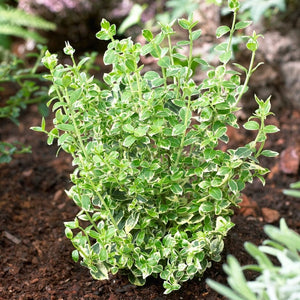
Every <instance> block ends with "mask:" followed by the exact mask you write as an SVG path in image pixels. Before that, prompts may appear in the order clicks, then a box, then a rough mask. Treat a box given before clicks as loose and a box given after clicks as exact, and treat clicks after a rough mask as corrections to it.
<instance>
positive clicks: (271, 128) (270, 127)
mask: <svg viewBox="0 0 300 300" xmlns="http://www.w3.org/2000/svg"><path fill="white" fill-rule="evenodd" d="M278 131H279V129H278V128H277V127H276V126H275V125H267V126H265V127H264V132H265V133H275V132H278Z"/></svg>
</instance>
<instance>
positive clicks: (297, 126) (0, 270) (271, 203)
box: [0, 79, 300, 300]
mask: <svg viewBox="0 0 300 300" xmlns="http://www.w3.org/2000/svg"><path fill="white" fill-rule="evenodd" d="M298 80H299V79H298ZM298 84H299V81H298ZM281 96H282V94H281ZM283 100H284V99H283ZM276 103H277V102H275V106H273V108H272V110H273V111H276V116H274V117H271V119H270V121H269V122H270V124H275V125H277V126H278V127H279V128H280V132H278V133H276V134H272V135H270V136H269V139H268V141H267V143H266V146H265V148H266V149H271V150H274V151H278V152H279V153H280V156H279V157H277V158H268V159H267V158H266V159H263V160H262V165H263V166H264V167H267V168H269V169H270V170H271V172H270V173H269V174H268V175H267V176H266V185H265V186H264V187H263V186H262V185H261V183H260V182H258V181H256V180H255V181H254V182H253V183H252V184H249V185H248V186H247V187H246V189H245V190H244V192H243V201H242V203H241V209H239V210H236V211H235V214H234V216H233V217H232V221H233V222H234V223H235V224H236V225H235V227H234V228H233V229H232V230H231V231H230V232H229V234H228V236H227V238H226V239H225V248H224V251H223V259H222V261H221V262H220V263H213V265H212V267H211V268H210V269H208V270H207V271H206V273H205V277H203V278H202V279H201V280H199V279H194V280H191V281H189V282H186V283H185V284H183V286H182V288H181V289H180V290H179V291H176V292H173V293H172V294H171V295H164V294H163V292H164V289H163V287H162V280H159V279H153V278H149V280H148V281H147V283H146V285H145V286H143V287H136V286H133V285H132V284H130V283H129V281H128V280H127V278H126V277H123V276H119V275H116V276H112V277H111V278H110V280H106V281H95V280H93V279H92V277H91V276H90V274H89V271H88V270H87V269H86V268H84V267H82V266H80V264H79V263H74V262H73V260H72V258H71V252H72V251H73V247H72V245H71V243H70V241H69V240H68V239H67V238H66V237H65V235H64V224H63V222H64V221H70V220H73V218H74V216H75V215H76V214H77V212H78V208H77V207H76V206H75V204H74V203H73V201H72V200H70V199H69V198H68V197H67V196H66V194H65V192H64V190H66V189H69V188H70V186H71V182H70V180H69V174H70V173H71V172H72V161H71V158H70V157H69V156H68V155H67V154H65V153H63V152H59V154H58V156H56V153H57V147H56V146H47V144H46V136H45V135H43V134H39V133H36V132H33V131H31V130H30V129H29V128H30V127H31V126H39V125H40V121H41V116H40V114H39V112H38V110H37V108H36V106H30V107H29V108H28V109H27V110H26V111H25V112H24V113H22V117H21V119H20V126H19V127H16V126H15V125H14V124H13V123H11V122H10V121H8V120H3V119H2V120H0V138H1V140H3V141H7V142H12V141H14V140H17V141H20V142H22V143H24V144H26V145H31V147H32V153H31V154H22V155H15V156H14V158H13V160H12V161H11V162H10V163H9V164H2V165H0V262H1V265H0V300H6V299H23V300H25V299H28V300H29V299H34V300H35V299H51V300H52V299H53V300H54V299H57V300H61V299H63V300H68V299H72V300H73V299H101V300H102V299H103V300H118V299H144V300H147V299H149V300H150V299H151V300H163V299H174V300H177V299H191V300H193V299H207V300H210V299H211V300H217V299H224V297H222V296H219V295H218V294H217V293H216V292H214V291H213V290H211V289H210V288H209V287H208V286H207V285H206V283H205V279H206V278H211V279H214V280H216V281H218V282H221V283H226V274H225V273H224V272H223V269H222V264H223V263H224V262H225V260H226V256H227V255H228V254H231V255H234V256H235V257H236V258H237V259H238V260H239V262H240V263H241V264H242V265H245V264H249V263H253V261H252V259H251V257H250V256H249V255H248V254H247V253H246V252H245V250H244V247H243V244H244V242H245V241H250V242H252V243H254V244H256V245H260V244H261V243H262V241H263V240H264V239H265V238H266V236H265V234H264V232H263V227H264V225H266V224H273V225H276V226H277V225H278V223H279V219H280V218H285V220H286V222H287V224H288V226H289V227H290V228H291V229H293V230H295V231H297V232H300V200H299V199H296V198H291V197H288V196H285V195H284V194H283V192H282V190H283V189H286V188H288V187H289V184H290V183H293V182H296V181H298V180H300V176H299V156H300V135H299V133H300V110H296V109H292V108H291V107H290V106H288V105H286V106H285V105H283V103H285V102H282V101H281V102H280V103H281V104H280V105H277V104H276ZM244 114H246V115H247V114H248V111H245V112H244ZM241 117H243V116H241ZM242 121H245V120H244V119H243V120H241V122H242ZM47 123H48V124H50V123H51V117H49V118H48V120H47ZM229 135H230V139H231V145H230V146H231V147H234V146H239V145H240V144H244V143H245V142H247V141H248V140H249V138H250V137H249V136H247V135H246V134H245V132H244V131H243V130H242V129H241V130H240V131H238V132H236V131H230V132H229ZM254 277H255V274H253V273H252V274H248V278H249V279H251V278H254Z"/></svg>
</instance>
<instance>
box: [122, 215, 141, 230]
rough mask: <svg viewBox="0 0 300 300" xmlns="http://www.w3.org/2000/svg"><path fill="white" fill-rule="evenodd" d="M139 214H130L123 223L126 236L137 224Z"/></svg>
mask: <svg viewBox="0 0 300 300" xmlns="http://www.w3.org/2000/svg"><path fill="white" fill-rule="evenodd" d="M139 217H140V214H138V213H132V214H131V215H130V216H129V217H128V219H127V220H126V222H125V227H124V230H125V232H126V233H127V234H128V233H129V232H130V231H131V230H132V229H133V228H134V227H135V225H136V224H137V222H138V220H139Z"/></svg>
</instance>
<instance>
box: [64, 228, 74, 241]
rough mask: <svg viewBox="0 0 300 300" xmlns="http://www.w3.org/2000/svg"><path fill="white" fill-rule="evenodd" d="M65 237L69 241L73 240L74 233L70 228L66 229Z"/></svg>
mask: <svg viewBox="0 0 300 300" xmlns="http://www.w3.org/2000/svg"><path fill="white" fill-rule="evenodd" d="M65 235H66V237H67V238H68V239H72V238H73V231H72V230H71V229H70V228H69V227H66V228H65Z"/></svg>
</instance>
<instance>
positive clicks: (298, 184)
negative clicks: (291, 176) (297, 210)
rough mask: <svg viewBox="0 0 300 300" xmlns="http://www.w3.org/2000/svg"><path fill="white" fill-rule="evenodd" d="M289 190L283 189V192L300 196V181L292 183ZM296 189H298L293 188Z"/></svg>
mask: <svg viewBox="0 0 300 300" xmlns="http://www.w3.org/2000/svg"><path fill="white" fill-rule="evenodd" d="M290 188H291V189H289V190H284V191H283V193H284V194H285V195H287V196H292V197H297V198H300V190H299V189H300V181H298V182H295V183H292V184H291V185H290ZM295 189H298V190H295Z"/></svg>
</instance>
